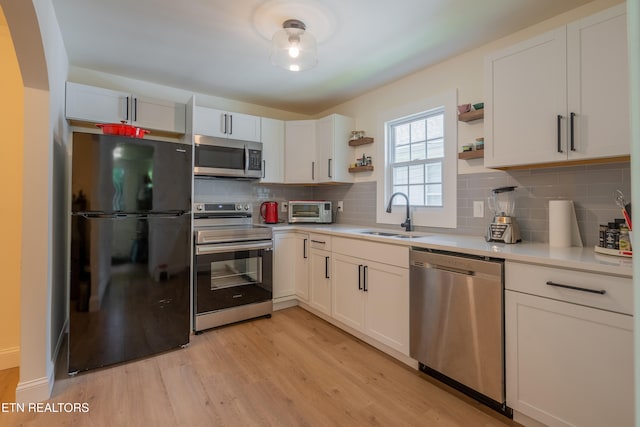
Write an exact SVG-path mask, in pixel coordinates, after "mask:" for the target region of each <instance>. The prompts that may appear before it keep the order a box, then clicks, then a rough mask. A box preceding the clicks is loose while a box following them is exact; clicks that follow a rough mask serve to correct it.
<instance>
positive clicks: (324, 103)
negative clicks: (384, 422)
mask: <svg viewBox="0 0 640 427" xmlns="http://www.w3.org/2000/svg"><path fill="white" fill-rule="evenodd" d="M589 1H591V0H562V1H558V0H482V1H478V0H394V1H376V2H372V1H371V0H347V1H345V0H236V1H229V0H185V1H176V0H135V1H131V0H53V4H54V7H55V10H56V14H57V17H58V21H59V23H60V27H61V30H62V36H63V39H64V43H65V46H66V49H67V53H68V56H69V61H70V62H71V65H74V66H78V67H83V68H89V69H95V70H99V71H103V72H106V73H111V74H116V75H121V76H125V77H129V78H133V79H138V80H144V81H149V82H153V83H157V84H161V85H164V86H171V87H176V88H180V89H185V90H188V91H190V92H197V93H203V94H210V95H215V96H221V97H225V98H231V99H235V100H239V101H245V102H249V103H253V104H258V105H263V106H268V107H273V108H278V109H282V110H287V111H293V112H298V113H303V114H315V113H319V112H321V111H323V110H326V109H327V108H330V107H332V106H335V105H337V104H340V103H342V102H344V101H346V100H349V99H351V98H354V97H356V96H358V95H360V94H362V93H365V92H367V91H369V90H371V89H373V88H375V87H379V86H381V85H384V84H387V83H390V82H392V81H394V80H397V79H399V78H402V77H404V76H406V75H408V74H411V73H413V72H416V71H417V70H420V69H422V68H425V67H427V66H429V65H432V64H434V63H437V62H439V61H442V60H444V59H446V58H448V57H451V56H455V55H458V54H460V53H462V52H465V51H467V50H470V49H473V48H475V47H478V46H480V45H482V44H485V43H487V42H489V41H492V40H495V39H498V38H500V37H503V36H506V35H508V34H510V33H513V32H515V31H517V30H519V29H522V28H526V27H528V26H531V25H533V24H535V23H537V22H540V21H543V20H545V19H548V18H550V17H552V16H554V15H557V14H559V13H562V12H564V11H567V10H570V9H573V8H575V7H578V6H580V5H583V4H586V3H589ZM374 4H375V7H373V5H374ZM289 18H295V19H301V20H302V21H304V22H305V24H306V25H307V30H308V31H309V32H310V33H312V34H314V35H315V36H316V38H317V40H318V65H317V66H316V67H315V68H313V69H310V70H306V71H301V72H297V73H296V72H291V71H287V70H283V69H279V68H276V67H275V66H274V65H272V64H271V63H270V61H269V48H270V38H271V35H272V34H273V33H274V32H275V31H276V30H278V29H279V28H281V26H282V22H284V20H286V19H289Z"/></svg>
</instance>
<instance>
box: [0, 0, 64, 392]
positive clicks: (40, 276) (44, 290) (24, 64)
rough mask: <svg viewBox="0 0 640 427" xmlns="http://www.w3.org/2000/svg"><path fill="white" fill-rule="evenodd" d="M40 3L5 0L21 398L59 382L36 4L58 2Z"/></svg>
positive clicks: (45, 89)
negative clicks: (15, 101) (18, 116)
mask: <svg viewBox="0 0 640 427" xmlns="http://www.w3.org/2000/svg"><path fill="white" fill-rule="evenodd" d="M37 3H38V4H37V5H35V4H34V3H33V2H31V1H21V2H16V1H13V0H0V8H2V11H3V13H4V16H5V18H6V22H7V24H8V28H9V32H10V34H11V39H12V41H13V47H14V50H15V56H16V57H17V61H18V65H19V69H20V75H21V77H22V88H21V90H20V92H21V95H22V102H21V105H22V112H23V116H22V121H21V122H20V123H22V124H18V123H14V124H10V125H12V126H21V127H22V132H21V134H22V135H21V139H20V138H18V140H14V141H11V142H10V143H11V144H14V147H13V148H14V149H17V150H20V151H21V152H22V156H21V158H20V159H13V160H12V159H5V158H1V159H0V161H1V162H11V161H14V162H21V163H22V168H21V177H20V179H16V181H17V183H16V186H17V187H20V188H19V190H20V193H19V195H18V196H14V198H13V199H12V200H11V201H9V202H8V203H9V204H10V205H11V206H10V208H11V211H12V212H13V215H12V218H13V219H14V220H13V231H14V232H16V230H18V231H17V232H18V233H19V238H18V242H19V243H17V244H18V245H19V246H18V248H15V247H14V248H13V250H14V251H19V252H20V267H19V268H20V271H19V277H20V299H19V325H20V340H19V346H20V380H19V384H18V387H17V389H16V400H18V401H40V400H44V399H47V398H48V397H49V394H50V391H51V387H52V384H53V367H52V363H51V354H52V352H51V350H50V349H51V344H50V343H51V338H50V337H51V332H50V324H51V288H52V286H51V256H50V247H51V232H50V229H51V226H50V224H51V219H50V218H51V207H50V205H51V203H50V201H51V198H50V194H51V184H50V177H51V176H52V174H51V170H52V166H51V165H52V162H51V157H52V156H51V144H50V141H51V139H52V131H51V129H52V126H51V125H50V123H51V121H50V107H49V78H48V70H47V63H46V58H45V53H44V52H45V49H44V46H43V42H42V36H41V34H42V32H41V25H42V24H43V22H44V23H45V25H46V22H47V19H46V18H47V16H46V14H45V16H42V14H41V13H38V14H36V9H38V12H42V10H44V11H45V12H46V10H47V8H51V9H52V6H51V4H50V1H45V2H42V1H38V2H37ZM41 9H42V10H41ZM38 18H41V19H40V20H39V19H38ZM42 18H44V21H43V20H42ZM18 108H19V107H18ZM12 184H13V183H12ZM16 199H21V200H16Z"/></svg>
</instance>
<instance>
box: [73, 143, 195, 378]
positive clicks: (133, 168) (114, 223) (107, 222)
mask: <svg viewBox="0 0 640 427" xmlns="http://www.w3.org/2000/svg"><path fill="white" fill-rule="evenodd" d="M191 157H192V149H191V146H190V145H186V144H181V143H176V142H165V141H154V140H151V139H147V138H144V139H136V138H128V137H122V136H111V135H98V134H90V133H74V134H73V144H72V168H71V191H72V208H71V232H70V234H71V236H70V238H71V245H70V248H71V254H70V257H71V263H70V280H69V300H70V301H69V340H68V345H69V348H68V350H69V351H68V372H69V373H70V374H72V373H76V372H78V371H83V370H87V369H94V368H100V367H103V366H108V365H111V364H115V363H119V362H124V361H127V360H132V359H137V358H141V357H145V356H149V355H151V354H155V353H159V352H163V351H166V350H169V349H172V348H177V347H180V346H183V345H185V344H188V342H189V331H190V325H189V322H190V317H189V311H190V263H191V233H190V221H191V182H192V179H191V177H192V161H191Z"/></svg>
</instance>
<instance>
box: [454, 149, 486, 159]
mask: <svg viewBox="0 0 640 427" xmlns="http://www.w3.org/2000/svg"><path fill="white" fill-rule="evenodd" d="M458 158H459V159H461V160H471V159H482V158H484V150H474V151H463V152H462V153H458Z"/></svg>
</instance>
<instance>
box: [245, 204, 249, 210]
mask: <svg viewBox="0 0 640 427" xmlns="http://www.w3.org/2000/svg"><path fill="white" fill-rule="evenodd" d="M244 210H245V211H248V210H249V203H247V204H246V205H244Z"/></svg>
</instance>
